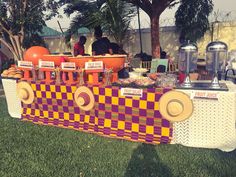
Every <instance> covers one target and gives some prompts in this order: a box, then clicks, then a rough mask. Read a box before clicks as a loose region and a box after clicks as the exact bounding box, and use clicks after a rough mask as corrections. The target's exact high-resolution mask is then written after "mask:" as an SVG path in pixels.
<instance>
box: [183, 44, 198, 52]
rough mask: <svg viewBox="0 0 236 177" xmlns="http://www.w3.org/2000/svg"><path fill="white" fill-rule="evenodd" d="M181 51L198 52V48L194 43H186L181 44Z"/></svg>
mask: <svg viewBox="0 0 236 177" xmlns="http://www.w3.org/2000/svg"><path fill="white" fill-rule="evenodd" d="M179 51H181V52H197V51H198V48H197V46H196V45H195V44H193V43H186V44H183V45H181V46H180V48H179Z"/></svg>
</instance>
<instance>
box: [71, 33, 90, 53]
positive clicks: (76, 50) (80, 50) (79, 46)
mask: <svg viewBox="0 0 236 177" xmlns="http://www.w3.org/2000/svg"><path fill="white" fill-rule="evenodd" d="M86 41H87V38H86V37H85V36H80V38H79V42H77V43H75V45H74V56H77V55H85V52H84V44H85V43H86Z"/></svg>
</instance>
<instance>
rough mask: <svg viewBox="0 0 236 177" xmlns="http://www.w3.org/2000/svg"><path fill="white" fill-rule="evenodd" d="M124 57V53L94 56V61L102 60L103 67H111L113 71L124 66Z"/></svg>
mask: <svg viewBox="0 0 236 177" xmlns="http://www.w3.org/2000/svg"><path fill="white" fill-rule="evenodd" d="M125 59H126V55H105V56H102V55H101V56H99V55H98V56H94V61H103V64H104V65H105V67H106V68H109V69H112V70H113V72H115V73H117V72H118V71H120V70H121V69H122V68H124V63H125Z"/></svg>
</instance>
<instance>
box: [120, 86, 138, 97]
mask: <svg viewBox="0 0 236 177" xmlns="http://www.w3.org/2000/svg"><path fill="white" fill-rule="evenodd" d="M121 96H131V97H142V96H143V89H134V88H121Z"/></svg>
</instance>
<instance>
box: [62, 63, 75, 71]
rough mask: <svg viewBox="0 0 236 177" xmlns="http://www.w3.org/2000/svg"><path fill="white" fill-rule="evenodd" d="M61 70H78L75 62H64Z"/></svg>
mask: <svg viewBox="0 0 236 177" xmlns="http://www.w3.org/2000/svg"><path fill="white" fill-rule="evenodd" d="M61 69H65V70H76V66H75V62H62V63H61Z"/></svg>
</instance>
